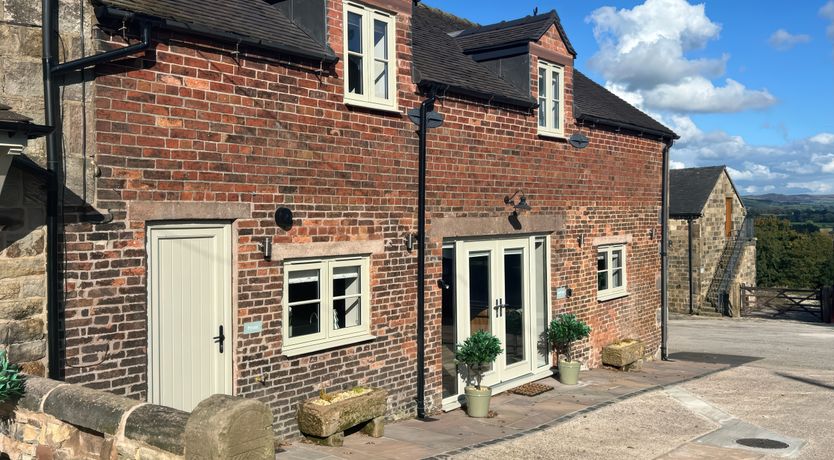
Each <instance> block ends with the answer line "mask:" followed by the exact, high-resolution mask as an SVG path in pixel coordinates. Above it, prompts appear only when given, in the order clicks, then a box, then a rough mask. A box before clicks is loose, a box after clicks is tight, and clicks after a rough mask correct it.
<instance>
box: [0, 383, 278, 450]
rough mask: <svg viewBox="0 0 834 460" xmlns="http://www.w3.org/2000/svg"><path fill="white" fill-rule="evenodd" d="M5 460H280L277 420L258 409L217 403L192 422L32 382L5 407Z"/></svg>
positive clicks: (1, 442) (232, 401)
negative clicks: (277, 458) (274, 429)
mask: <svg viewBox="0 0 834 460" xmlns="http://www.w3.org/2000/svg"><path fill="white" fill-rule="evenodd" d="M0 458H4V459H10V460H24V459H26V460H28V459H32V458H38V459H101V458H107V459H119V460H127V459H133V460H140V459H143V460H144V459H161V460H174V459H204V458H206V459H207V458H247V459H263V460H266V459H269V460H273V459H274V458H275V448H274V440H273V434H272V413H271V412H270V410H269V409H268V408H267V407H266V406H265V405H264V404H263V403H260V402H258V401H253V400H247V399H243V398H238V397H233V396H226V395H214V396H211V397H210V398H208V399H206V400H205V401H203V402H201V403H200V404H199V405H198V406H197V408H195V410H194V412H192V413H191V414H189V413H188V412H183V411H181V410H177V409H173V408H170V407H165V406H158V405H155V404H148V403H143V402H141V401H136V400H133V399H128V398H125V397H122V396H118V395H114V394H111V393H106V392H103V391H98V390H93V389H90V388H86V387H82V386H79V385H72V384H66V383H63V382H58V381H54V380H49V379H44V378H39V377H28V378H27V381H26V392H25V394H24V396H23V397H22V398H20V399H19V400H18V401H16V402H15V403H5V404H2V405H0Z"/></svg>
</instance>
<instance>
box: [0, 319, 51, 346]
mask: <svg viewBox="0 0 834 460" xmlns="http://www.w3.org/2000/svg"><path fill="white" fill-rule="evenodd" d="M43 337H44V326H43V320H42V319H40V318H28V319H25V320H22V321H0V340H2V341H3V343H20V342H31V341H34V340H39V339H42V338H43Z"/></svg>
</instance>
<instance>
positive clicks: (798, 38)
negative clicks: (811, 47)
mask: <svg viewBox="0 0 834 460" xmlns="http://www.w3.org/2000/svg"><path fill="white" fill-rule="evenodd" d="M810 41H811V36H810V35H807V34H797V35H794V34H792V33H790V32H788V31H787V30H785V29H779V30H777V31H776V32H773V35H771V36H770V38H769V39H768V40H767V42H768V43H770V46H772V47H773V48H774V49H776V50H779V51H787V50H789V49H791V48H793V47H794V46H796V45H799V44H802V43H808V42H810Z"/></svg>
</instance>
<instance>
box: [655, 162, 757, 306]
mask: <svg viewBox="0 0 834 460" xmlns="http://www.w3.org/2000/svg"><path fill="white" fill-rule="evenodd" d="M669 193H670V197H669V217H670V221H669V309H670V310H671V311H677V312H680V313H693V314H700V315H709V314H721V315H731V316H738V314H739V308H740V301H741V300H740V297H739V289H738V288H739V286H741V285H745V286H755V285H756V239H755V238H754V237H753V222H752V220H751V219H748V218H747V210H746V209H745V207H744V202H743V201H742V199H741V196H739V194H738V191H737V190H736V188H735V185H734V184H733V181H732V179H730V176H729V174H728V173H727V168H726V167H725V166H709V167H704V168H687V169H676V170H672V171H670V190H669ZM690 260H691V262H692V265H691V267H692V269H691V270H692V271H691V273H690V271H689V270H690V268H689V267H690ZM690 286H691V288H690ZM690 296H691V300H690Z"/></svg>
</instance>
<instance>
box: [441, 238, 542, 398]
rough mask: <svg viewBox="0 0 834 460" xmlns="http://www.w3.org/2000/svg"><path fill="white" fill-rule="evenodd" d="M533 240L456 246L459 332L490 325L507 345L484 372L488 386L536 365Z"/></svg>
mask: <svg viewBox="0 0 834 460" xmlns="http://www.w3.org/2000/svg"><path fill="white" fill-rule="evenodd" d="M529 244H530V240H529V239H508V240H498V241H494V240H493V241H472V242H463V243H461V244H459V245H458V247H459V248H460V249H459V251H460V253H459V256H458V260H459V261H461V262H462V263H460V264H459V265H458V268H457V274H458V275H457V286H458V291H457V295H458V303H457V304H458V306H459V308H458V312H457V314H458V325H459V326H458V337H469V336H470V335H471V334H472V333H473V332H475V331H477V330H479V329H481V330H486V331H489V332H491V333H492V334H494V335H495V336H497V337H498V339H499V340H501V346H502V348H503V349H504V352H503V353H502V354H501V355H499V356H498V359H497V360H496V362H495V363H494V364H493V365H492V367H491V369H490V371H489V372H486V373H485V374H484V381H483V383H484V384H485V385H495V384H496V383H500V382H504V381H507V380H511V379H513V378H515V377H519V376H522V375H524V374H529V373H531V372H532V370H533V368H532V365H533V364H532V363H533V360H532V359H531V356H532V355H533V351H534V346H535V336H534V335H533V334H532V330H531V318H530V317H531V311H530V298H529V295H530V294H529V291H530V274H529V265H530V262H529V260H528V259H529ZM459 341H461V342H462V339H459ZM461 387H462V386H461Z"/></svg>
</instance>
